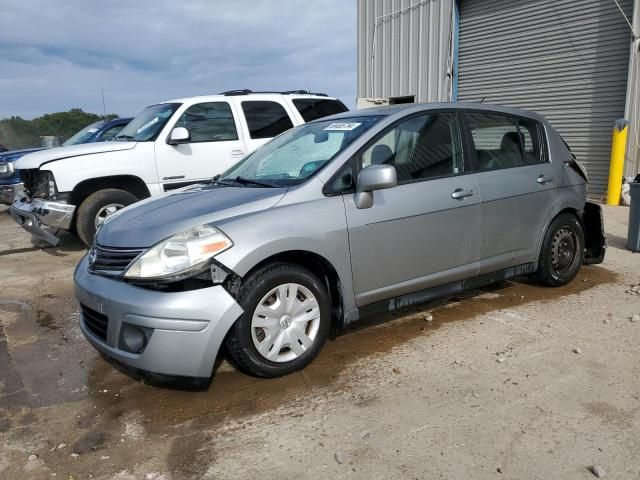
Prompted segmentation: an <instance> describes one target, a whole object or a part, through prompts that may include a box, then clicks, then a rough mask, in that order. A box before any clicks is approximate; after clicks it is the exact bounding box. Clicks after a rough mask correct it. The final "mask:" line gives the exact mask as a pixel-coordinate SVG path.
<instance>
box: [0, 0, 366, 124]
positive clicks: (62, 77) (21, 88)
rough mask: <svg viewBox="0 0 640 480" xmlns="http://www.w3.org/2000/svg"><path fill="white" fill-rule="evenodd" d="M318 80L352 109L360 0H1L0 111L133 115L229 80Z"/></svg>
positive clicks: (298, 84)
mask: <svg viewBox="0 0 640 480" xmlns="http://www.w3.org/2000/svg"><path fill="white" fill-rule="evenodd" d="M237 88H250V89H252V90H294V89H296V90H297V89H311V91H314V92H324V93H327V94H328V95H331V96H335V97H338V98H340V99H341V100H343V101H344V102H345V103H346V104H347V106H349V107H353V106H354V104H355V96H356V2H355V0H279V1H278V0H182V1H176V0H126V1H122V0H109V1H106V2H105V1H96V0H64V1H60V2H51V1H50V0H20V1H14V0H1V1H0V118H6V117H9V116H12V115H16V116H21V117H23V118H28V119H29V118H33V117H37V116H39V115H42V114H43V113H49V112H57V111H66V110H69V109H70V108H81V109H83V110H85V111H88V112H94V113H102V96H101V89H104V96H105V103H106V110H107V113H117V114H119V115H121V116H128V115H135V114H136V113H138V112H139V111H141V110H142V109H143V108H144V107H145V106H147V105H150V104H153V103H157V102H160V101H163V100H170V99H172V98H180V97H189V96H194V95H206V94H215V93H219V92H222V91H224V90H230V89H237Z"/></svg>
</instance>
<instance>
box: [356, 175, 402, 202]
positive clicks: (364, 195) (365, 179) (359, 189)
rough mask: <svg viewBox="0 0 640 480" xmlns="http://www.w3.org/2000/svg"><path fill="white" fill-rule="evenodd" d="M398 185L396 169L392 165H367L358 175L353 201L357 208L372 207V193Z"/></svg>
mask: <svg viewBox="0 0 640 480" xmlns="http://www.w3.org/2000/svg"><path fill="white" fill-rule="evenodd" d="M396 185H398V176H397V174H396V167H394V166H393V165H369V166H368V167H365V168H363V169H362V170H361V171H360V173H359V174H358V179H357V181H356V193H355V195H354V197H353V200H354V202H355V204H356V207H357V208H370V207H371V206H372V205H373V191H374V190H382V189H385V188H392V187H395V186H396Z"/></svg>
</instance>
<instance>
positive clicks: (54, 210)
mask: <svg viewBox="0 0 640 480" xmlns="http://www.w3.org/2000/svg"><path fill="white" fill-rule="evenodd" d="M21 173H22V178H23V181H24V187H23V189H22V190H20V191H18V192H16V195H15V198H14V200H13V203H12V204H11V207H10V210H9V212H10V214H11V217H13V219H14V220H15V221H16V222H17V223H18V224H19V225H21V226H22V227H23V228H24V229H25V230H27V231H28V232H29V233H31V234H32V235H34V236H35V237H37V238H40V239H42V240H44V241H46V242H47V243H50V244H51V245H54V246H55V245H57V244H58V242H59V241H60V240H59V239H58V237H56V236H55V235H53V234H52V233H51V232H49V231H48V230H47V229H46V227H49V228H52V229H63V230H68V229H69V228H70V226H71V222H72V220H73V215H74V212H75V208H76V207H75V205H70V204H69V203H67V202H68V194H67V193H60V192H58V188H57V186H56V181H55V178H54V176H53V173H52V172H50V171H48V170H40V169H37V168H35V169H28V170H22V172H21Z"/></svg>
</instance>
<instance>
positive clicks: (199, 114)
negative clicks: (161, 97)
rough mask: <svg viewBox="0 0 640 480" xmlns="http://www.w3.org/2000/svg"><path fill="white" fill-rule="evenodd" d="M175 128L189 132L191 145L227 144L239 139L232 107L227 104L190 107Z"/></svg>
mask: <svg viewBox="0 0 640 480" xmlns="http://www.w3.org/2000/svg"><path fill="white" fill-rule="evenodd" d="M175 127H184V128H186V129H187V130H189V133H190V135H191V143H198V142H225V141H230V140H237V139H238V131H237V130H236V123H235V120H234V118H233V112H232V111H231V106H230V105H229V104H228V103H227V102H207V103H198V104H196V105H192V106H190V107H189V108H188V109H187V110H186V111H185V112H184V113H183V114H182V116H181V117H180V119H179V120H178V121H177V122H176V124H175Z"/></svg>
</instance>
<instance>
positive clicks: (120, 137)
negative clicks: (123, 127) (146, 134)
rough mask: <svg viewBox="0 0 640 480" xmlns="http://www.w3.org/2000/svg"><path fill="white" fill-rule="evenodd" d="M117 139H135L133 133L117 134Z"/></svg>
mask: <svg viewBox="0 0 640 480" xmlns="http://www.w3.org/2000/svg"><path fill="white" fill-rule="evenodd" d="M116 140H133V136H131V135H116Z"/></svg>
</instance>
